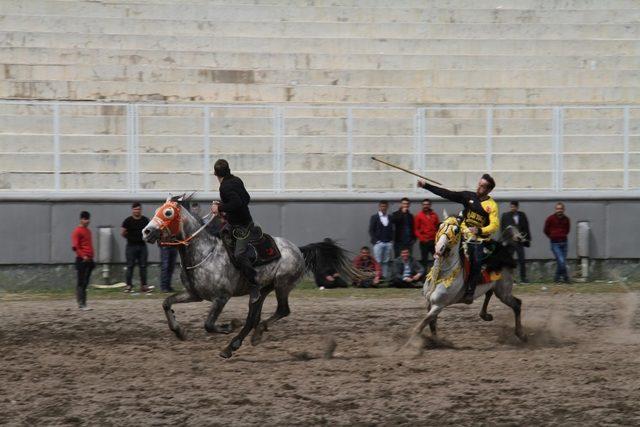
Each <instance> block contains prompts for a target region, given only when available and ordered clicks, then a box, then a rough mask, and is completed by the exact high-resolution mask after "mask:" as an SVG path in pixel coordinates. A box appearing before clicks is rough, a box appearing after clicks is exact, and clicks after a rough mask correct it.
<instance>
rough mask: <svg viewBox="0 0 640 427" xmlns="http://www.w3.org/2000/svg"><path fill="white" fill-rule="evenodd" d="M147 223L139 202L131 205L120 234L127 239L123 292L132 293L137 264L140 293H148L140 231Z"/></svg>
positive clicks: (143, 242)
mask: <svg viewBox="0 0 640 427" xmlns="http://www.w3.org/2000/svg"><path fill="white" fill-rule="evenodd" d="M148 223H149V218H147V217H146V216H144V215H142V205H141V204H140V202H134V203H132V204H131V216H130V217H128V218H126V219H125V220H124V221H123V222H122V228H121V229H120V234H121V235H122V236H123V237H124V238H125V239H127V248H126V252H125V254H126V257H127V277H126V282H127V286H126V287H125V288H124V291H125V292H132V291H133V269H134V268H135V265H136V264H138V267H139V268H140V292H149V291H150V289H149V287H148V286H147V258H148V256H149V253H148V251H147V244H146V243H145V241H144V240H143V239H142V229H143V228H145V227H146V226H147V224H148Z"/></svg>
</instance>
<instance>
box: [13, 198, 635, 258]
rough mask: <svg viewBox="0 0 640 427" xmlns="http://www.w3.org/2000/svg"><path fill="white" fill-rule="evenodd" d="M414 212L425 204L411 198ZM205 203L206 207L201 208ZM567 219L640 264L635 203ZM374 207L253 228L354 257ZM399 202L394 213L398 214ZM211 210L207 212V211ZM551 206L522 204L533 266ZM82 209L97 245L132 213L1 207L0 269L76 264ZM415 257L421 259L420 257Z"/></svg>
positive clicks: (311, 207) (282, 217)
mask: <svg viewBox="0 0 640 427" xmlns="http://www.w3.org/2000/svg"><path fill="white" fill-rule="evenodd" d="M413 200H414V202H415V205H414V209H413V210H414V211H415V210H417V209H418V206H419V201H420V200H421V199H420V198H414V199H413ZM433 200H434V208H435V210H436V211H437V212H438V214H441V213H442V210H443V209H446V210H447V212H448V213H449V214H454V213H456V212H457V211H458V210H459V207H458V206H456V205H454V204H452V203H448V202H443V201H439V200H436V199H435V198H434V199H433ZM202 203H206V202H202ZM566 204H567V215H568V216H569V217H570V218H571V220H572V224H573V225H574V226H575V224H576V223H577V222H578V221H589V222H590V223H591V231H592V233H591V253H592V257H593V258H598V259H638V258H640V251H639V249H640V244H639V243H638V241H639V238H640V233H639V232H638V229H637V223H638V222H637V218H639V217H640V205H638V203H637V202H635V201H624V200H620V201H593V200H589V201H580V200H576V201H570V202H567V203H566ZM159 205H160V203H159V202H158V203H152V202H145V203H144V214H145V215H147V216H148V217H151V216H152V215H153V211H154V210H155V208H156V207H157V206H159ZM376 206H377V204H376V202H374V201H335V202H332V201H329V200H328V201H326V202H267V201H261V202H255V203H253V204H252V212H253V216H254V219H255V220H256V222H258V223H260V224H261V225H262V226H263V228H264V229H265V231H267V232H269V233H270V234H273V235H278V236H283V237H286V238H288V239H290V240H291V241H293V242H294V243H296V244H298V245H304V244H306V243H311V242H315V241H319V240H322V239H323V238H324V237H332V238H334V239H338V240H339V241H340V242H341V243H342V244H343V245H344V246H345V247H346V248H347V249H349V250H352V251H357V250H358V249H359V248H360V246H362V245H365V244H369V238H368V234H367V226H368V220H369V217H370V216H371V215H372V214H373V213H375V211H376ZM395 206H397V203H396V204H394V205H393V206H392V207H393V208H395ZM203 207H206V206H203ZM553 207H554V201H521V210H522V211H524V212H526V213H527V215H528V217H529V219H530V223H531V231H532V234H533V243H532V246H531V248H530V249H529V250H528V251H527V257H528V258H530V259H541V260H544V259H550V258H552V254H551V252H550V249H549V243H548V240H547V238H546V237H545V236H544V235H543V234H542V227H543V224H544V220H545V218H546V217H547V216H548V215H549V214H550V213H552V212H553ZM500 209H501V212H505V211H506V210H507V209H508V202H506V201H501V202H500ZM81 210H89V211H90V212H91V214H92V223H91V229H92V230H93V231H94V245H96V246H97V241H96V239H97V227H98V226H100V225H110V226H113V227H114V231H115V232H116V233H118V232H119V227H120V224H121V223H122V220H123V219H124V218H125V217H126V216H128V215H129V214H130V209H129V204H128V203H117V202H110V203H81V202H56V203H45V202H4V203H3V204H2V205H1V206H0V216H1V217H2V219H3V220H2V223H1V224H0V233H1V235H2V236H3V237H4V241H5V244H4V245H2V246H0V264H60V263H69V262H72V261H73V258H74V255H73V253H72V252H71V245H70V237H69V236H70V233H71V231H72V230H73V228H74V227H75V225H76V224H77V217H78V214H79V212H80V211H81ZM574 231H575V227H574V230H572V232H571V234H570V236H569V238H570V244H569V256H570V257H575V250H576V244H575V233H574ZM114 243H115V251H114V262H116V263H121V262H124V245H125V241H124V239H123V238H121V237H120V236H119V234H116V237H115V242H114ZM416 253H417V252H416ZM150 255H151V260H152V261H157V260H158V250H157V248H155V247H151V248H150Z"/></svg>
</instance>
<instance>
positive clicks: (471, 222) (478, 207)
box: [418, 174, 500, 304]
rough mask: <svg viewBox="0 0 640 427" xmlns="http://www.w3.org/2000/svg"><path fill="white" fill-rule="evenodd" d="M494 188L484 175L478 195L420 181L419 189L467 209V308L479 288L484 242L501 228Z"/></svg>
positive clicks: (464, 300)
mask: <svg viewBox="0 0 640 427" xmlns="http://www.w3.org/2000/svg"><path fill="white" fill-rule="evenodd" d="M495 186H496V182H495V181H494V180H493V178H492V177H491V175H489V174H484V175H482V178H480V181H479V182H478V188H477V189H476V192H475V193H474V192H472V191H450V190H447V189H445V188H441V187H436V186H435V185H431V184H429V183H428V182H426V181H423V180H418V187H421V188H424V189H425V190H428V191H430V192H432V193H434V194H436V195H438V196H440V197H442V198H444V199H447V200H450V201H452V202H455V203H461V204H462V205H463V206H464V210H463V211H462V219H463V221H462V225H461V228H462V232H463V235H464V236H465V239H466V241H467V253H468V255H469V262H470V264H471V265H470V267H471V268H470V272H469V277H468V279H467V283H466V287H465V293H464V299H463V302H464V303H465V304H471V303H472V302H473V295H474V293H475V290H476V286H477V285H478V283H479V282H480V276H481V273H482V272H481V262H482V256H483V253H484V248H485V242H487V241H488V240H489V239H490V238H491V235H492V234H493V233H494V232H496V231H497V230H498V229H499V228H500V220H499V216H498V204H497V203H496V202H495V200H493V199H492V198H491V197H490V196H489V193H490V192H491V191H492V190H493V189H494V187H495Z"/></svg>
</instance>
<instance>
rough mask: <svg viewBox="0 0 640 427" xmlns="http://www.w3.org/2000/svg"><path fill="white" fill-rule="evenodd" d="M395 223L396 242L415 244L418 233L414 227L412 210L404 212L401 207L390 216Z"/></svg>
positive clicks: (394, 239)
mask: <svg viewBox="0 0 640 427" xmlns="http://www.w3.org/2000/svg"><path fill="white" fill-rule="evenodd" d="M390 218H391V222H392V223H393V229H394V230H393V231H394V235H393V241H394V242H395V243H400V244H405V245H413V243H414V242H415V241H416V234H415V232H414V229H413V215H412V214H411V212H407V213H402V211H400V209H398V210H397V211H395V212H394V213H393V214H391V216H390Z"/></svg>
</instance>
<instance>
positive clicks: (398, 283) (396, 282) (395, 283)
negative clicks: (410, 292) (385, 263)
mask: <svg viewBox="0 0 640 427" xmlns="http://www.w3.org/2000/svg"><path fill="white" fill-rule="evenodd" d="M422 285H423V277H422V276H421V277H420V278H419V279H418V280H414V281H411V282H405V281H404V280H402V279H401V278H398V277H394V279H393V280H392V281H391V283H390V284H389V286H390V287H392V288H421V287H422Z"/></svg>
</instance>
